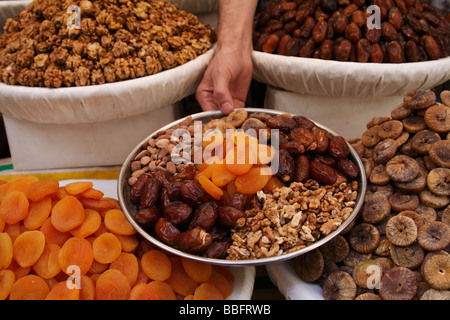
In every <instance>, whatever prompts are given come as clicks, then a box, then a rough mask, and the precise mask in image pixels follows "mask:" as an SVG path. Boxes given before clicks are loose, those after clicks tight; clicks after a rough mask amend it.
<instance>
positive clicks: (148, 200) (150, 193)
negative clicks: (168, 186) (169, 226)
mask: <svg viewBox="0 0 450 320" xmlns="http://www.w3.org/2000/svg"><path fill="white" fill-rule="evenodd" d="M161 188H162V187H161V183H160V182H159V181H158V180H156V179H155V178H150V179H149V180H148V182H147V184H146V185H145V187H144V189H143V190H142V194H141V197H140V200H139V204H140V207H141V209H145V208H150V207H153V206H154V205H155V203H156V202H157V201H158V199H159V197H160V195H161Z"/></svg>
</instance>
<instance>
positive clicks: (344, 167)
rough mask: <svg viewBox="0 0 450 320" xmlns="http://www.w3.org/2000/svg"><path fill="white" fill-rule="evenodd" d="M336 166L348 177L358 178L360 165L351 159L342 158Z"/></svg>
mask: <svg viewBox="0 0 450 320" xmlns="http://www.w3.org/2000/svg"><path fill="white" fill-rule="evenodd" d="M336 168H337V170H338V171H339V172H340V173H342V174H343V175H344V176H346V177H347V178H350V179H356V178H357V177H358V174H359V170H358V167H357V166H356V165H355V164H354V163H353V161H351V160H350V159H340V160H339V162H338V163H337V167H336Z"/></svg>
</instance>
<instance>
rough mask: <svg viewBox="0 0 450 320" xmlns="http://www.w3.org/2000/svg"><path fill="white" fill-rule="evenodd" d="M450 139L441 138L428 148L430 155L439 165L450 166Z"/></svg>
mask: <svg viewBox="0 0 450 320" xmlns="http://www.w3.org/2000/svg"><path fill="white" fill-rule="evenodd" d="M449 150H450V140H441V141H436V142H435V143H433V144H432V145H431V146H430V147H429V150H428V155H429V157H430V159H431V161H433V162H434V163H435V164H436V165H437V166H439V167H443V168H450V152H449Z"/></svg>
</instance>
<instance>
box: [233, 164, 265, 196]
mask: <svg viewBox="0 0 450 320" xmlns="http://www.w3.org/2000/svg"><path fill="white" fill-rule="evenodd" d="M267 169H270V167H269V166H266V165H260V166H254V167H252V168H251V169H250V170H249V171H248V172H246V173H245V174H242V175H240V176H238V177H236V180H235V184H236V189H237V191H239V192H241V193H245V194H255V193H256V192H257V191H259V190H261V189H262V188H264V186H265V185H266V184H267V182H269V180H270V177H271V175H269V174H267V172H265V170H267Z"/></svg>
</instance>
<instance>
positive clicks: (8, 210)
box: [0, 191, 29, 224]
mask: <svg viewBox="0 0 450 320" xmlns="http://www.w3.org/2000/svg"><path fill="white" fill-rule="evenodd" d="M28 207H29V202H28V199H27V197H26V195H25V193H23V192H22V191H11V192H8V193H7V194H6V195H5V197H4V198H3V200H2V203H1V204H0V215H1V216H2V218H3V220H4V221H5V222H6V223H8V224H15V223H17V222H19V221H21V220H23V219H25V218H26V216H27V214H28Z"/></svg>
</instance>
